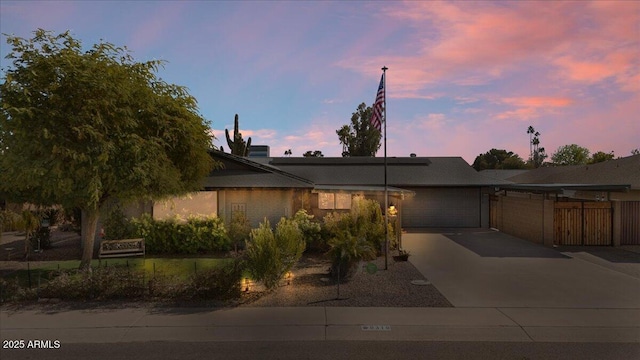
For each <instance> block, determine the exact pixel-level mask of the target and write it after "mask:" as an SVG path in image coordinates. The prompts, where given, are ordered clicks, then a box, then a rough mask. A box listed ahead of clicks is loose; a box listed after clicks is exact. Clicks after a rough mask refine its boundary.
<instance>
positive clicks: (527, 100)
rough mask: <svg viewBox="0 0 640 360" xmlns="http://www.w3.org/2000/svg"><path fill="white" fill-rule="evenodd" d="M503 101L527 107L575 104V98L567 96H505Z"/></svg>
mask: <svg viewBox="0 0 640 360" xmlns="http://www.w3.org/2000/svg"><path fill="white" fill-rule="evenodd" d="M502 102H503V103H506V104H510V105H515V106H526V107H565V106H569V105H571V104H573V100H571V99H569V98H566V97H545V96H538V97H518V98H504V99H502Z"/></svg>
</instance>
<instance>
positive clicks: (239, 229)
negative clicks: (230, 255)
mask: <svg viewBox="0 0 640 360" xmlns="http://www.w3.org/2000/svg"><path fill="white" fill-rule="evenodd" d="M228 234H229V239H230V240H231V243H232V244H233V246H234V248H235V250H236V251H238V248H242V247H244V244H245V242H246V241H247V240H248V239H249V235H250V234H251V224H249V219H247V216H246V215H245V213H244V211H234V212H233V213H232V214H231V221H230V222H229V231H228Z"/></svg>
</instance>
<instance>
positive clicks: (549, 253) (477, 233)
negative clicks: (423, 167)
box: [402, 229, 640, 309]
mask: <svg viewBox="0 0 640 360" xmlns="http://www.w3.org/2000/svg"><path fill="white" fill-rule="evenodd" d="M402 238H403V244H404V248H405V249H407V250H409V251H410V253H411V256H410V258H409V261H411V263H412V264H413V265H414V266H415V267H416V268H417V269H418V270H419V271H420V272H421V273H422V274H423V275H424V276H425V277H426V278H427V279H429V280H430V281H431V282H432V283H433V284H434V285H435V286H436V287H437V288H438V290H440V292H441V293H442V294H443V295H444V296H445V297H446V298H447V299H448V300H449V301H450V302H451V303H452V304H453V305H454V306H456V307H527V308H573V309H578V308H590V309H637V308H640V279H638V278H636V277H633V276H630V275H629V274H625V273H622V272H619V271H615V270H612V269H608V268H606V267H603V266H600V265H598V264H594V263H593V262H588V261H584V260H581V259H579V258H572V257H569V256H566V255H564V254H562V253H560V252H558V251H556V250H554V249H550V248H546V247H544V246H542V245H538V244H534V243H531V242H529V241H526V240H522V239H519V238H516V237H513V236H510V235H507V234H504V233H501V232H497V231H492V230H486V229H474V230H459V229H452V230H450V231H444V232H442V233H409V234H403V237H402ZM635 265H636V266H640V264H635Z"/></svg>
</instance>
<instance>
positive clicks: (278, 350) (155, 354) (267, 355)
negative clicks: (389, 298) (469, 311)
mask: <svg viewBox="0 0 640 360" xmlns="http://www.w3.org/2000/svg"><path fill="white" fill-rule="evenodd" d="M0 354H1V356H0V357H1V358H2V359H3V360H11V359H45V360H49V359H51V360H56V359H60V360H63V359H64V360H73V359H83V360H84V359H95V360H102V359H104V360H113V359H141V360H145V359H149V360H168V359H213V360H215V359H225V360H227V359H252V360H253V359H267V360H269V359H296V360H298V359H332V360H340V359H349V360H353V359H491V360H495V359H517V360H534V359H581V360H588V359H598V360H600V359H639V358H640V344H637V343H636V344H629V343H521V342H410V341H402V342H388V341H384V342H381V341H373V342H372V341H367V342H363V341H306V342H281V341H279V342H144V343H118V344H61V346H60V348H59V349H38V350H34V349H29V350H27V349H23V350H6V349H3V350H2V351H1V352H0Z"/></svg>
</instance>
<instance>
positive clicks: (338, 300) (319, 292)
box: [241, 257, 452, 307]
mask: <svg viewBox="0 0 640 360" xmlns="http://www.w3.org/2000/svg"><path fill="white" fill-rule="evenodd" d="M371 263H373V264H375V265H376V267H377V268H378V270H377V271H376V272H375V273H373V274H371V273H369V272H367V271H365V266H366V265H367V263H361V266H359V271H358V272H357V273H356V274H355V275H354V276H353V278H352V279H351V280H349V281H348V282H346V283H342V284H340V293H339V294H338V286H337V284H336V283H335V282H331V281H327V279H328V277H329V275H328V273H329V267H330V263H329V262H327V261H326V260H323V259H321V258H319V257H305V258H303V259H302V261H301V262H300V263H299V264H298V265H297V266H296V268H294V270H293V271H292V272H293V277H292V280H291V282H290V284H289V285H287V284H286V283H285V282H283V284H282V285H281V286H279V287H278V288H277V289H275V290H273V291H270V292H263V293H254V294H251V292H250V293H249V294H248V297H251V296H254V297H255V298H256V299H254V300H252V299H248V300H247V302H246V303H245V304H243V305H241V306H259V307H269V306H279V307H284V306H347V307H451V306H452V305H451V303H449V301H448V300H447V299H446V298H445V297H444V296H443V295H442V294H440V292H439V291H438V289H436V288H435V287H434V286H433V285H431V284H429V285H413V284H412V283H411V281H412V280H424V281H428V279H425V277H424V276H422V274H420V272H419V271H418V270H416V268H415V267H414V266H413V265H412V264H411V263H410V262H394V261H393V259H392V258H391V257H389V261H388V269H387V270H384V257H380V258H378V259H376V260H374V261H371Z"/></svg>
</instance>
